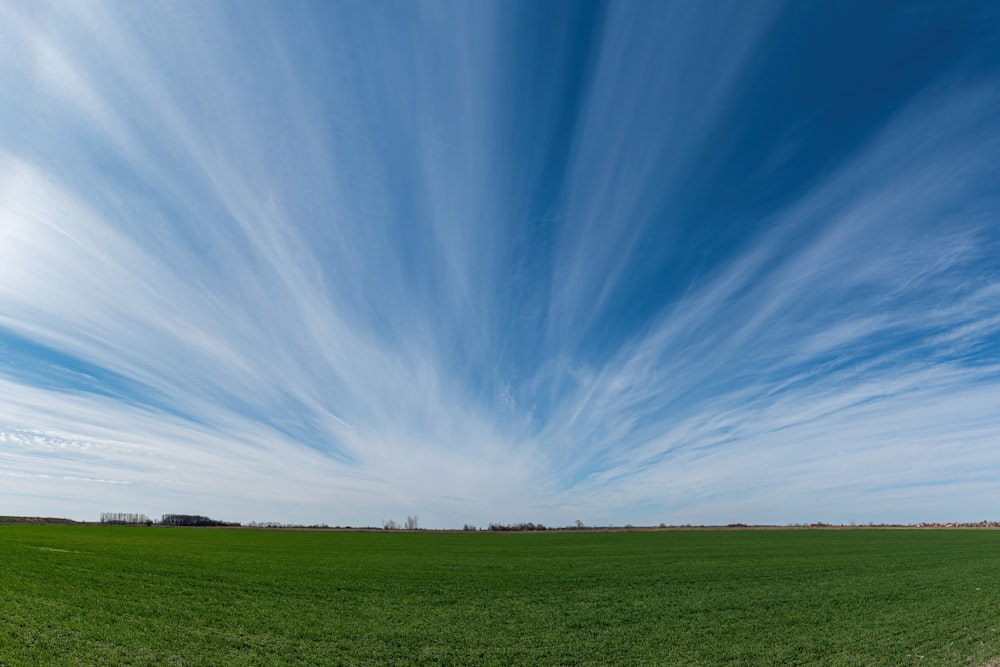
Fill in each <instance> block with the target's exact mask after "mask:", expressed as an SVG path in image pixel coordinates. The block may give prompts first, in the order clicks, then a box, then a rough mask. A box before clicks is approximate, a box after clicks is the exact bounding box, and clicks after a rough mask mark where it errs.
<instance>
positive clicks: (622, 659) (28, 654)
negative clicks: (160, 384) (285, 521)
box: [0, 526, 1000, 666]
mask: <svg viewBox="0 0 1000 667" xmlns="http://www.w3.org/2000/svg"><path fill="white" fill-rule="evenodd" d="M995 656H1000V531H976V530H794V531H793V530H788V531H692V532H629V533H584V532H579V533H558V534H556V533H549V534H484V533H468V534H462V533H456V534H441V533H421V532H418V533H388V532H381V533H380V532H375V533H346V532H279V531H246V530H244V531H240V530H216V529H166V528H101V527H76V526H0V664H3V665H97V664H108V665H111V664H113V665H125V664H157V665H181V664H184V665H208V664H211V665H293V664H301V665H338V664H343V665H408V664H424V665H439V664H440V665H480V664H496V665H500V664H523V665H805V664H810V665H811V664H817V665H892V666H896V665H911V664H913V665H917V664H919V665H966V664H970V665H982V664H985V663H987V662H988V661H989V660H990V659H991V658H993V657H995Z"/></svg>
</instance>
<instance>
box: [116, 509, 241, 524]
mask: <svg viewBox="0 0 1000 667" xmlns="http://www.w3.org/2000/svg"><path fill="white" fill-rule="evenodd" d="M101 523H102V524H105V525H109V526H152V525H153V524H157V525H160V526H239V525H240V524H239V523H235V522H231V521H219V520H218V519H212V518H209V517H207V516H201V515H200V514H164V515H163V516H162V517H160V520H159V521H153V520H152V519H150V518H149V517H148V516H146V515H145V514H138V513H135V512H101Z"/></svg>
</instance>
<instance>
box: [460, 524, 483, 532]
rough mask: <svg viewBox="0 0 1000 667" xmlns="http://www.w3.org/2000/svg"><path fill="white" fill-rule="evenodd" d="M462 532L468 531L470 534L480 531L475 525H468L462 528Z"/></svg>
mask: <svg viewBox="0 0 1000 667" xmlns="http://www.w3.org/2000/svg"><path fill="white" fill-rule="evenodd" d="M462 530H466V531H469V532H475V531H477V530H479V529H478V528H476V526H475V524H471V523H467V524H465V525H464V526H462Z"/></svg>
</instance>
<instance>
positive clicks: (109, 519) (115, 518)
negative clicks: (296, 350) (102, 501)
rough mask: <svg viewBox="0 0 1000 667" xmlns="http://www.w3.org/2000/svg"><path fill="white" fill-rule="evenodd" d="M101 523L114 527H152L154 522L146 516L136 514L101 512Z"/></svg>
mask: <svg viewBox="0 0 1000 667" xmlns="http://www.w3.org/2000/svg"><path fill="white" fill-rule="evenodd" d="M101 523H103V524H108V525H112V526H138V525H141V524H146V525H150V524H152V523H153V522H152V521H151V520H150V518H149V517H148V516H146V515H145V514H137V513H135V512H101Z"/></svg>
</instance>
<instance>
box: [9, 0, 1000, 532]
mask: <svg viewBox="0 0 1000 667" xmlns="http://www.w3.org/2000/svg"><path fill="white" fill-rule="evenodd" d="M857 9H858V8H853V9H852V8H851V7H850V6H848V5H845V6H844V7H838V8H823V9H817V10H816V12H815V13H814V14H809V15H806V14H804V13H803V11H802V9H801V8H800V7H797V6H795V5H794V4H793V5H788V6H786V5H783V4H780V3H765V4H758V5H754V6H747V5H744V4H742V3H733V4H732V5H727V6H726V7H725V11H723V8H722V7H720V6H704V7H701V6H699V7H691V6H687V5H682V4H672V3H668V4H655V5H648V6H647V5H621V6H616V5H609V6H606V7H605V6H596V5H595V6H588V7H581V6H577V5H573V4H567V5H562V4H552V5H550V6H547V7H545V8H539V7H535V6H531V5H527V4H525V5H518V4H513V5H511V4H503V5H501V4H485V5H475V6H469V5H464V4H449V3H422V4H417V5H406V6H402V5H400V6H383V7H365V8H361V7H352V6H336V5H335V6H324V5H310V4H307V5H304V6H301V7H299V8H296V9H292V10H287V11H285V10H282V11H280V12H279V11H277V10H276V9H275V8H271V7H268V6H266V5H252V6H251V8H250V9H249V10H248V11H246V12H241V13H240V14H239V15H235V14H233V12H232V9H231V8H230V7H228V6H226V5H225V4H222V3H219V4H215V3H202V4H199V5H174V6H169V5H168V6H163V7H152V6H134V7H126V6H121V5H116V4H111V3H107V4H105V3H88V4H81V5H58V4H52V5H48V4H31V5H28V4H12V5H7V6H5V7H3V8H2V9H0V19H2V20H0V25H2V26H3V27H0V39H2V40H3V42H4V43H6V44H12V45H14V47H13V48H10V49H6V50H4V51H2V52H0V89H2V90H4V91H19V94H18V95H10V96H8V97H10V98H11V99H12V100H14V102H13V103H12V104H11V105H9V106H8V108H6V109H5V110H3V111H0V475H2V478H3V479H2V486H0V503H3V504H4V505H5V506H7V507H10V508H11V509H10V510H9V511H6V510H5V513H10V514H13V513H27V514H60V515H71V516H74V517H76V518H84V519H92V518H93V517H94V516H96V515H97V514H98V513H99V512H101V511H119V510H122V511H136V512H145V513H148V514H152V515H155V514H158V513H166V512H189V513H200V514H213V515H219V516H220V517H221V518H226V519H230V520H241V521H250V520H279V521H300V522H326V523H331V524H353V525H358V524H368V525H373V524H374V525H377V524H379V523H380V522H381V519H383V518H386V517H393V516H394V517H400V516H405V515H407V514H412V513H419V514H420V515H421V517H422V520H423V521H422V523H423V524H424V525H429V526H430V525H438V526H457V525H461V524H463V523H468V522H473V523H480V524H485V523H487V522H489V521H494V520H496V521H521V520H533V521H543V522H547V523H570V522H572V521H573V520H575V519H578V518H580V519H584V520H586V521H587V522H593V523H625V522H632V523H659V522H661V521H666V522H675V523H687V522H692V523H700V522H709V523H712V522H722V523H728V522H731V521H745V522H801V521H815V520H824V521H848V520H858V521H919V520H938V519H941V520H951V519H959V520H972V519H979V518H983V515H984V514H985V513H987V512H989V511H990V509H991V507H992V506H993V505H992V504H991V503H992V497H991V495H990V490H989V483H988V481H989V479H990V477H991V475H992V476H993V478H995V473H996V472H998V471H1000V460H998V458H997V456H996V455H995V454H994V452H993V449H994V448H993V447H992V444H994V443H995V440H996V436H997V434H998V433H1000V418H998V417H997V415H1000V410H998V409H997V408H1000V404H998V399H997V397H998V396H1000V348H998V347H997V345H996V342H995V341H996V340H997V339H998V334H1000V320H998V317H997V304H998V303H1000V264H998V263H997V260H996V258H997V257H1000V232H998V227H997V224H996V219H997V212H998V210H1000V200H998V194H997V191H996V187H995V185H994V183H995V181H996V177H997V168H996V166H995V160H993V159H992V156H993V155H996V154H998V153H1000V123H998V121H997V120H996V119H995V116H996V114H995V109H996V108H997V107H998V103H1000V99H998V95H997V93H996V91H995V86H992V85H991V83H992V81H994V80H995V76H996V74H997V73H998V68H1000V63H998V62H997V59H996V56H995V54H996V53H997V52H998V51H997V50H996V49H995V46H996V44H997V40H998V37H1000V33H998V31H997V30H996V29H995V28H992V27H991V26H995V25H996V22H995V20H994V21H993V22H992V23H991V22H990V21H989V20H988V19H989V16H988V14H989V13H990V12H991V11H994V10H991V8H989V7H988V6H985V5H984V6H982V7H980V8H978V9H969V8H963V9H961V10H957V9H956V10H948V11H945V10H940V11H939V12H938V13H940V14H941V15H934V16H924V17H922V18H921V16H920V15H919V13H918V14H917V15H914V14H913V13H912V12H910V11H909V10H908V9H907V8H905V7H900V8H894V9H889V8H886V9H884V10H880V13H879V14H878V16H874V17H870V22H871V27H870V28H869V27H866V28H865V29H864V30H862V29H860V28H857V27H852V26H855V25H856V21H855V20H854V19H856V14H854V13H853V12H854V11H856V10H857ZM994 13H995V11H994ZM994 18H995V17H994ZM942 26H944V27H942ZM791 27H794V28H795V29H794V30H790V28H791ZM799 35H805V36H806V37H810V36H811V39H807V40H805V41H803V40H804V39H805V38H800V37H799ZM848 37H850V40H853V42H852V43H854V44H856V45H857V46H856V48H857V49H858V50H859V51H860V52H863V55H864V56H865V58H867V61H865V62H862V61H861V60H858V56H857V54H855V53H853V52H847V51H845V50H844V49H843V48H842V47H836V45H837V44H839V43H841V41H842V40H847V41H850V40H848ZM515 38H517V39H515ZM931 38H934V39H935V41H934V43H935V44H936V45H937V46H936V47H935V48H934V49H929V50H928V49H925V48H924V47H923V46H922V45H924V44H925V43H926V41H927V40H928V39H931ZM517 40H520V41H519V42H518V41H517ZM515 44H520V45H521V46H520V48H516V47H515V46H514V45H515ZM665 45H666V46H665ZM917 53H919V54H922V55H921V56H920V57H919V58H918V57H916V56H915V55H914V54H917ZM790 56H794V57H793V58H791V60H790ZM911 56H913V57H912V58H911ZM908 58H909V59H910V60H909V61H908V63H909V64H908V65H907V66H906V68H905V69H904V70H903V71H900V72H897V73H893V72H894V71H895V70H893V69H892V68H893V67H895V66H896V65H894V64H895V63H899V62H907V59H908ZM830 59H835V60H836V59H839V62H840V67H839V69H836V71H837V72H838V74H837V76H836V77H832V75H831V76H827V74H828V73H829V72H830V70H829V64H828V61H829V60H830ZM790 62H791V63H792V64H788V63H790ZM842 73H846V74H842ZM848 75H849V76H848ZM831 77H832V78H831ZM880 77H881V78H880Z"/></svg>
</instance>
